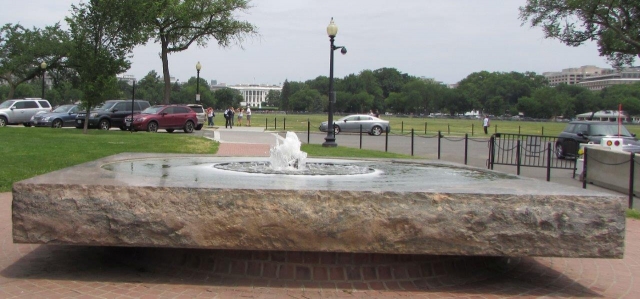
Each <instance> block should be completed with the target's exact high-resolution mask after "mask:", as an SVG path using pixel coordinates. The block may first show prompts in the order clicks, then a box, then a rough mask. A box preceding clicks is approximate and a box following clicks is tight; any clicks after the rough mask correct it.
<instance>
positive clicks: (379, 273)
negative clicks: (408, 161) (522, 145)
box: [0, 143, 640, 298]
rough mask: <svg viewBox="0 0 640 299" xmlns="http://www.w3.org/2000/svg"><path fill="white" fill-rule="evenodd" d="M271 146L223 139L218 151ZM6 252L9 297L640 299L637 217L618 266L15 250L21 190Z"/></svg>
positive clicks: (3, 234)
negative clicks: (330, 260) (330, 261)
mask: <svg viewBox="0 0 640 299" xmlns="http://www.w3.org/2000/svg"><path fill="white" fill-rule="evenodd" d="M268 149H269V145H265V144H246V143H245V144H236V143H221V144H220V150H219V152H218V154H217V155H219V156H243V155H244V156H268ZM0 247H1V248H0V251H1V252H2V253H1V254H0V298H342V297H347V298H350V297H353V298H405V297H406V298H545V297H562V298H564V297H582V298H640V221H637V220H630V219H629V220H627V226H626V244H625V256H624V258H623V259H618V260H616V259H568V258H512V259H496V258H491V257H474V258H465V257H428V256H417V257H416V256H412V257H411V258H407V257H398V256H384V255H382V256H381V255H366V254H360V255H346V256H347V257H346V258H345V255H336V256H334V259H336V260H335V264H330V265H323V264H321V261H322V259H320V258H319V259H318V260H317V263H318V264H315V262H310V263H311V265H310V264H309V263H306V262H305V261H306V260H305V256H311V257H314V256H321V255H323V254H320V253H317V254H314V253H277V252H275V253H274V252H271V253H269V252H259V251H256V252H246V251H245V252H238V251H223V250H220V251H216V250H189V249H153V248H114V247H84V246H55V245H31V244H14V243H13V242H12V237H11V194H10V193H0ZM324 255H326V254H324ZM389 259H392V260H393V262H390V261H389ZM310 260H315V258H310ZM399 261H402V262H403V263H399ZM380 262H382V263H380ZM220 265H224V266H220ZM256 265H259V266H256ZM425 265H428V266H425ZM221 269H222V270H221ZM318 269H319V270H318ZM354 269H356V271H355V272H354V271H353V270H354ZM348 270H351V271H350V272H349V271H348ZM636 280H638V281H636Z"/></svg>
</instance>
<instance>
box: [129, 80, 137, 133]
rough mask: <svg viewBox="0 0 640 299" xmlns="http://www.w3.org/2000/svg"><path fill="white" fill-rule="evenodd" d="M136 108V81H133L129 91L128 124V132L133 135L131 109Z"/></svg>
mask: <svg viewBox="0 0 640 299" xmlns="http://www.w3.org/2000/svg"><path fill="white" fill-rule="evenodd" d="M135 106H136V80H135V79H134V80H133V88H132V89H131V121H130V122H129V130H130V131H131V133H133V108H134V107H135Z"/></svg>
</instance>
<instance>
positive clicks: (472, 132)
mask: <svg viewBox="0 0 640 299" xmlns="http://www.w3.org/2000/svg"><path fill="white" fill-rule="evenodd" d="M471 136H473V124H471Z"/></svg>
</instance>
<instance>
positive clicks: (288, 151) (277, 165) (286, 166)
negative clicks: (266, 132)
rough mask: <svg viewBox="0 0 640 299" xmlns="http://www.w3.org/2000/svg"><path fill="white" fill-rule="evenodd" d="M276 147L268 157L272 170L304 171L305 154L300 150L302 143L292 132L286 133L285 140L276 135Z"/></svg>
mask: <svg viewBox="0 0 640 299" xmlns="http://www.w3.org/2000/svg"><path fill="white" fill-rule="evenodd" d="M276 137H277V139H276V146H275V147H272V148H271V150H270V151H269V152H270V156H269V162H271V168H272V169H273V170H293V169H297V170H304V169H305V167H306V159H307V153H305V152H303V151H301V150H300V145H302V143H301V142H300V140H299V139H298V135H296V133H294V132H287V135H286V138H282V137H281V136H279V135H276Z"/></svg>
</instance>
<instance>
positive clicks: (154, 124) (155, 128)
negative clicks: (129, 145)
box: [147, 121, 158, 133]
mask: <svg viewBox="0 0 640 299" xmlns="http://www.w3.org/2000/svg"><path fill="white" fill-rule="evenodd" d="M147 132H152V133H155V132H158V123H157V122H155V121H150V122H149V124H147Z"/></svg>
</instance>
